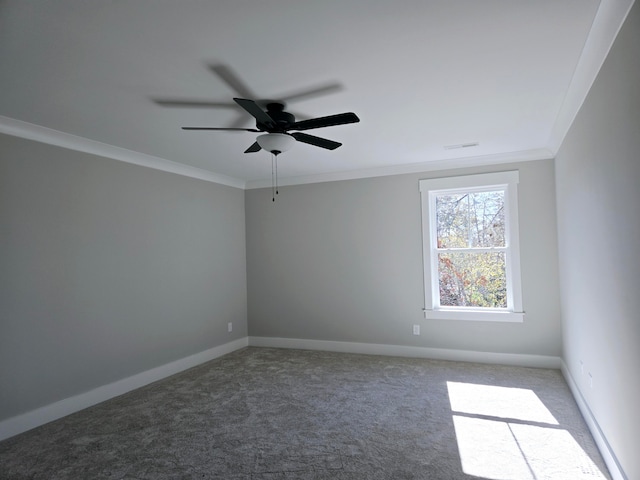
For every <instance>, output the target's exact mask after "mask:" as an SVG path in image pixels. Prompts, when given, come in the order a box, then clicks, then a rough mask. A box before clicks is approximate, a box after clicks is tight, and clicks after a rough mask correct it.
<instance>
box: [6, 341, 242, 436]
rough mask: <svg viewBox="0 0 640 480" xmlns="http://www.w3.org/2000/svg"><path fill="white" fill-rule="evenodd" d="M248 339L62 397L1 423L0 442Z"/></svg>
mask: <svg viewBox="0 0 640 480" xmlns="http://www.w3.org/2000/svg"><path fill="white" fill-rule="evenodd" d="M248 344H249V341H248V337H243V338H240V339H238V340H234V341H232V342H229V343H225V344H224V345H219V346H217V347H213V348H210V349H208V350H205V351H203V352H199V353H196V354H194V355H190V356H188V357H185V358H181V359H180V360H176V361H174V362H170V363H167V364H165V365H161V366H159V367H156V368H152V369H151V370H147V371H145V372H141V373H138V374H136V375H133V376H131V377H127V378H123V379H122V380H118V381H117V382H113V383H110V384H108V385H103V386H101V387H98V388H95V389H93V390H90V391H88V392H85V393H81V394H79V395H74V396H73V397H69V398H65V399H64V400H60V401H58V402H55V403H52V404H50V405H46V406H44V407H41V408H38V409H36V410H32V411H30V412H27V413H23V414H21V415H17V416H15V417H12V418H9V419H7V420H3V421H1V422H0V440H4V439H6V438H9V437H13V436H14V435H18V434H20V433H23V432H26V431H27V430H31V429H32V428H35V427H39V426H40V425H44V424H45V423H49V422H52V421H53V420H57V419H59V418H62V417H65V416H67V415H70V414H72V413H75V412H78V411H80V410H83V409H85V408H87V407H91V406H92V405H96V404H98V403H100V402H104V401H105V400H109V399H110V398H113V397H117V396H118V395H122V394H124V393H127V392H130V391H132V390H135V389H136V388H140V387H144V386H145V385H148V384H150V383H153V382H156V381H158V380H162V379H163V378H166V377H169V376H171V375H175V374H176V373H179V372H182V371H183V370H187V369H188V368H191V367H195V366H197V365H200V364H202V363H204V362H208V361H209V360H213V359H214V358H218V357H221V356H222V355H226V354H227V353H231V352H233V351H235V350H238V349H240V348H243V347H246V346H248Z"/></svg>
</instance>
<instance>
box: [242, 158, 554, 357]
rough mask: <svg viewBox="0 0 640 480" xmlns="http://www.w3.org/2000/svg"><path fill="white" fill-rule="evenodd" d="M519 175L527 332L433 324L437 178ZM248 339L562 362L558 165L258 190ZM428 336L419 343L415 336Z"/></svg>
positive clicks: (253, 198) (253, 203)
mask: <svg viewBox="0 0 640 480" xmlns="http://www.w3.org/2000/svg"><path fill="white" fill-rule="evenodd" d="M503 170H519V171H520V185H519V207H520V237H521V256H522V274H523V278H522V283H523V301H524V309H525V311H526V317H525V322H524V323H521V324H517V323H486V322H460V321H442V320H425V319H424V316H423V313H422V308H423V306H424V290H423V276H422V275H423V274H422V246H421V217H420V193H419V190H418V181H419V179H421V178H427V177H429V176H434V177H435V176H450V175H459V174H466V173H477V172H488V171H503ZM245 204H246V219H247V265H248V270H247V281H248V283H247V285H248V299H249V303H248V314H249V334H250V335H252V336H268V337H288V338H302V339H315V340H333V341H351V342H364V343H378V344H389V345H406V346H423V347H435V348H446V349H460V350H474V351H486V352H498V353H525V354H539V355H552V356H560V354H561V327H560V311H559V309H560V300H559V293H558V272H557V237H556V217H555V184H554V172H553V162H552V161H537V162H525V163H518V164H509V165H500V166H495V167H491V168H488V167H485V168H475V169H464V170H456V171H448V172H438V173H437V174H435V173H433V172H431V173H424V174H411V175H397V176H388V177H378V178H369V179H359V180H349V181H339V182H327V183H318V184H309V185H298V186H289V187H284V188H282V187H281V188H280V195H279V198H277V199H276V201H275V203H273V202H272V201H271V191H270V189H257V190H247V191H246V194H245ZM413 324H420V325H421V327H422V332H421V335H420V336H414V335H412V325H413Z"/></svg>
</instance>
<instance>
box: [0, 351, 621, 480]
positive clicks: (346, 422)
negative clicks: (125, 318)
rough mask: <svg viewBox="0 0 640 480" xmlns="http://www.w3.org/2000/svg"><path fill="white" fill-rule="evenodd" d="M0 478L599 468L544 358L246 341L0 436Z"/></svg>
mask: <svg viewBox="0 0 640 480" xmlns="http://www.w3.org/2000/svg"><path fill="white" fill-rule="evenodd" d="M0 478H2V479H23V478H24V479H26V478H29V479H103V478H109V479H220V480H222V479H224V480H236V479H252V480H257V479H260V480H276V479H303V480H306V479H332V480H342V479H362V480H364V479H367V480H376V479H394V480H401V479H433V480H441V479H442V480H444V479H491V480H501V479H510V480H511V479H525V480H542V479H558V480H578V479H588V480H594V479H599V480H601V479H609V478H610V477H609V475H608V473H607V470H606V467H605V466H604V463H603V461H602V458H601V457H600V455H599V453H598V451H597V449H596V447H595V444H594V441H593V438H592V437H591V435H590V434H589V431H588V430H587V427H586V425H585V423H584V420H583V419H582V417H581V416H580V413H579V411H578V408H577V406H576V404H575V402H574V400H573V398H572V397H571V394H570V392H569V389H568V387H567V385H566V384H565V382H564V380H563V378H562V375H561V374H560V372H559V371H556V370H544V369H530V368H519V367H506V366H495V365H481V364H471V363H458V362H443V361H432V360H424V359H411V358H397V357H382V356H368V355H352V354H342V353H330V352H318V351H302V350H285V349H268V348H253V347H250V348H246V349H242V350H239V351H236V352H234V353H232V354H229V355H226V356H224V357H221V358H219V359H216V360H213V361H211V362H208V363H206V364H204V365H201V366H199V367H196V368H193V369H191V370H188V371H186V372H183V373H181V374H178V375H176V376H173V377H171V378H169V379H166V380H163V381H161V382H157V383H154V384H152V385H149V386H147V387H145V388H142V389H139V390H136V391H134V392H131V393H129V394H127V395H123V396H121V397H118V398H116V399H113V400H110V401H108V402H104V403H102V404H100V405H97V406H95V407H92V408H89V409H86V410H84V411H81V412H78V413H76V414H74V415H70V416H68V417H65V418H63V419H61V420H58V421H56V422H52V423H50V424H48V425H45V426H42V427H40V428H37V429H34V430H31V431H29V432H26V433H24V434H22V435H19V436H16V437H13V438H11V439H8V440H5V441H4V442H0Z"/></svg>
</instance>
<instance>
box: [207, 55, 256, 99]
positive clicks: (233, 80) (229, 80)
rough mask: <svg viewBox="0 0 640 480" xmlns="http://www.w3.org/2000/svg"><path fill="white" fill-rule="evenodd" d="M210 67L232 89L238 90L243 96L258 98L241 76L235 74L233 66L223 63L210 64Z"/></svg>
mask: <svg viewBox="0 0 640 480" xmlns="http://www.w3.org/2000/svg"><path fill="white" fill-rule="evenodd" d="M209 68H211V70H213V72H214V73H215V74H216V75H218V76H219V77H220V79H222V81H223V82H224V83H226V84H227V85H228V86H229V87H231V90H233V91H234V92H236V93H237V94H238V95H240V96H241V97H245V98H256V95H255V94H254V93H253V92H252V91H251V89H250V88H249V87H247V86H246V85H245V84H244V83H243V82H242V80H240V77H238V75H236V74H235V72H234V71H233V70H231V68H229V67H228V66H226V65H223V64H221V63H219V64H216V65H210V66H209Z"/></svg>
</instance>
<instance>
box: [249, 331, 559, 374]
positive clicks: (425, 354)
mask: <svg viewBox="0 0 640 480" xmlns="http://www.w3.org/2000/svg"><path fill="white" fill-rule="evenodd" d="M249 346H253V347H273V348H298V349H302V350H325V351H329V352H343V353H361V354H367V355H387V356H396V357H417V358H431V359H434V360H451V361H458V362H476V363H491V364H500V365H513V366H520V367H535V368H554V369H559V368H560V363H561V359H560V357H552V356H545V355H527V354H517V353H493V352H475V351H469V350H450V349H444V348H428V347H409V346H404V345H383V344H376V343H357V342H336V341H329V340H305V339H300V338H277V337H253V336H252V337H249Z"/></svg>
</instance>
